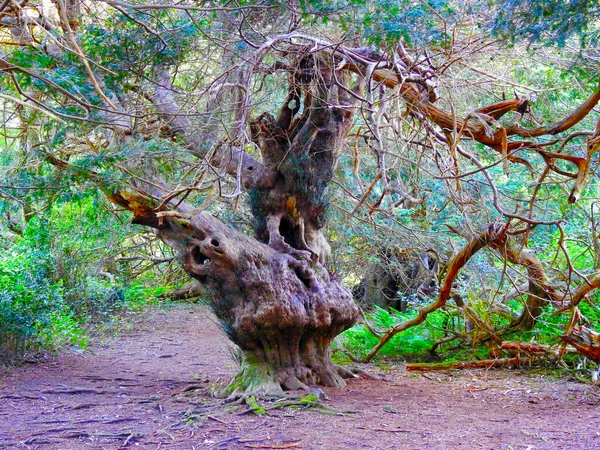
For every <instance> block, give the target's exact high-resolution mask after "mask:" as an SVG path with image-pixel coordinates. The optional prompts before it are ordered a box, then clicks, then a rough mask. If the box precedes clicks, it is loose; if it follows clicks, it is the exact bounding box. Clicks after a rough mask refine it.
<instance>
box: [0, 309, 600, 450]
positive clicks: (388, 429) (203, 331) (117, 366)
mask: <svg viewBox="0 0 600 450" xmlns="http://www.w3.org/2000/svg"><path fill="white" fill-rule="evenodd" d="M235 369H236V366H235V363H234V362H233V358H232V354H231V352H230V350H229V344H228V341H227V339H226V338H225V337H224V335H223V333H222V331H221V330H220V329H219V328H218V326H217V325H216V324H215V320H214V318H213V316H212V315H211V314H210V313H209V312H208V311H207V309H206V308H204V307H201V306H187V305H178V306H175V307H172V308H170V309H168V310H167V309H156V310H153V311H151V312H150V313H149V314H146V315H143V316H141V317H140V318H139V319H138V320H137V321H136V323H135V324H134V327H133V330H132V331H130V332H128V333H125V334H124V335H122V336H120V337H118V338H115V339H112V340H110V342H109V343H106V344H96V345H94V346H93V347H92V348H91V349H90V350H89V351H86V352H83V353H81V352H64V353H62V354H60V355H58V356H56V357H53V358H50V359H48V360H46V361H44V362H40V363H37V364H31V365H27V366H25V367H22V368H19V369H13V370H11V371H10V372H4V373H1V372H0V449H4V448H9V449H11V450H12V449H13V448H26V449H34V448H39V449H48V450H55V449H119V448H124V447H126V448H140V449H205V448H210V449H248V448H267V449H268V448H271V449H277V448H294V449H424V448H427V449H463V448H464V449H515V450H516V449H529V450H533V449H586V450H588V449H600V426H599V425H600V389H598V388H596V387H593V386H590V385H585V384H581V383H576V382H572V381H567V380H557V379H550V378H546V377H542V376H532V375H528V374H526V373H521V372H519V371H514V370H512V371H511V370H503V371H500V370H490V371H480V370H479V371H463V372H460V373H459V372H454V373H428V374H426V375H415V374H413V373H408V372H406V371H405V370H404V368H403V367H402V365H401V364H399V365H398V366H393V367H391V368H389V370H386V371H382V370H381V369H377V368H376V367H374V366H369V367H367V370H368V371H370V372H372V373H375V374H379V375H381V376H382V377H383V378H384V379H385V380H380V381H375V380H368V379H356V380H351V381H349V384H348V386H347V387H346V388H340V389H325V390H324V391H325V394H326V396H327V399H326V400H324V401H323V404H325V405H327V406H328V407H329V408H330V409H326V410H323V409H318V408H314V407H313V408H278V409H272V410H270V411H268V413H267V414H266V415H262V416H257V415H255V414H253V413H248V412H247V411H248V407H247V406H246V405H245V404H241V405H240V404H231V403H230V404H224V403H223V402H222V401H221V400H217V399H215V398H213V397H212V396H211V394H210V392H211V390H213V389H214V388H215V387H216V386H218V385H219V384H226V383H227V381H228V380H229V379H230V377H231V376H232V374H233V373H234V371H235ZM264 406H266V407H272V406H274V405H273V404H268V403H267V404H265V405H264Z"/></svg>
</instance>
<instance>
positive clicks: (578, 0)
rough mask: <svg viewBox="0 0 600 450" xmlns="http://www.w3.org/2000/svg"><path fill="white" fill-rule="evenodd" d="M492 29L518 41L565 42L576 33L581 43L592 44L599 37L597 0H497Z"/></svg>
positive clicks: (588, 45)
mask: <svg viewBox="0 0 600 450" xmlns="http://www.w3.org/2000/svg"><path fill="white" fill-rule="evenodd" d="M494 3H496V4H497V13H496V16H495V18H494V22H493V25H492V32H494V33H496V34H497V35H500V36H502V37H505V38H507V39H509V40H510V41H512V42H519V41H521V40H523V39H525V40H527V41H530V42H542V43H545V44H556V45H558V46H561V47H562V46H564V45H565V44H566V43H567V41H568V40H569V39H570V38H571V37H577V39H578V40H579V43H580V45H581V46H582V47H594V46H595V45H597V44H598V39H599V38H600V25H599V22H598V19H599V18H600V4H599V3H598V1H597V0H500V1H497V2H494Z"/></svg>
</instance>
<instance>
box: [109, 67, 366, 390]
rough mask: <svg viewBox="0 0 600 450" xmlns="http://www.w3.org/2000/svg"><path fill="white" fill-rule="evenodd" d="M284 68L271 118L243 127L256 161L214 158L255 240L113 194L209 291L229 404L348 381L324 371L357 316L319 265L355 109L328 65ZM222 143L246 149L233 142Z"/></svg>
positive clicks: (172, 115) (176, 121) (163, 105)
mask: <svg viewBox="0 0 600 450" xmlns="http://www.w3.org/2000/svg"><path fill="white" fill-rule="evenodd" d="M293 67H296V68H298V70H297V71H296V69H289V70H290V74H289V93H288V97H287V99H286V100H285V102H284V104H283V107H282V108H281V110H280V112H279V114H278V117H277V118H275V117H273V116H271V115H270V114H268V113H264V114H262V115H260V116H259V117H257V118H255V119H254V120H252V122H251V123H250V135H251V138H252V141H253V142H254V143H255V144H256V145H257V146H258V147H259V148H260V150H261V153H262V162H261V163H259V162H258V161H255V160H254V159H252V158H250V157H249V156H248V155H246V154H245V153H244V152H243V150H238V151H237V153H236V152H227V151H224V152H218V153H217V154H216V155H215V156H214V157H213V158H212V162H213V163H214V164H218V165H219V166H220V167H222V168H224V169H225V171H226V172H227V173H229V174H232V175H234V174H235V175H236V176H240V177H241V180H240V182H241V183H240V184H241V185H242V186H243V187H245V188H246V189H247V190H248V191H249V194H250V201H251V208H252V213H253V215H254V217H255V219H256V224H255V231H256V239H255V238H252V237H249V236H247V235H244V234H242V233H240V232H238V231H236V230H234V229H233V228H231V227H229V226H227V225H225V224H224V223H222V222H220V221H219V220H217V219H216V218H214V217H212V216H211V215H210V214H207V213H204V212H200V213H197V214H194V215H191V216H190V215H189V212H190V211H193V210H192V208H188V207H187V206H186V207H183V206H185V205H183V206H182V205H181V204H180V205H179V206H178V210H179V212H178V211H170V210H169V206H168V205H164V204H162V207H161V208H157V206H158V205H159V204H161V203H160V202H155V201H153V200H152V198H151V197H149V196H147V195H146V194H145V193H143V192H131V191H130V192H118V193H114V194H112V195H111V196H110V198H111V200H112V201H113V202H115V203H117V204H119V205H121V206H123V207H125V208H126V209H128V210H130V211H132V212H133V213H134V215H135V219H134V222H135V223H139V224H142V225H146V226H150V227H153V228H156V229H157V230H158V235H159V236H160V237H161V239H163V240H164V241H165V242H166V243H168V244H169V245H170V246H171V247H173V248H175V249H177V250H178V253H179V256H180V258H181V260H182V262H183V266H184V268H185V270H186V271H187V272H188V273H189V274H190V275H191V276H192V277H194V278H195V279H196V280H198V281H200V282H201V283H203V284H204V285H205V286H207V288H208V290H209V291H210V292H211V294H212V306H213V309H214V312H215V314H216V315H217V317H218V318H219V319H220V321H221V323H222V324H223V328H224V330H225V332H226V333H227V335H228V336H229V338H230V339H231V340H232V341H233V342H234V343H235V344H237V345H238V346H239V347H240V348H241V349H242V352H243V355H244V358H243V363H242V366H241V368H240V370H239V372H238V374H237V375H236V376H235V378H234V379H233V381H232V383H231V384H230V385H229V387H228V388H227V389H226V393H227V394H228V395H230V396H239V395H245V394H253V395H266V396H271V395H281V394H282V393H283V389H291V390H295V389H308V386H309V385H323V386H343V385H344V384H345V382H344V377H351V376H353V375H352V373H351V372H350V371H348V370H346V369H343V368H340V367H337V366H336V365H334V364H333V363H332V361H331V359H330V356H331V342H332V340H333V338H334V337H335V336H337V335H338V334H339V333H341V332H343V331H344V330H346V329H348V328H350V327H351V326H352V325H353V324H354V323H355V322H356V321H357V320H358V317H359V310H358V307H357V306H356V305H355V304H354V302H353V299H352V294H351V292H350V291H349V290H348V289H346V288H345V287H344V286H343V285H342V284H341V282H340V280H339V279H337V278H336V277H335V276H333V275H332V274H331V273H329V271H328V270H327V269H326V267H325V264H326V262H327V258H328V256H329V253H330V247H329V245H328V243H327V241H326V239H325V237H324V234H323V227H324V225H325V222H326V220H325V216H324V213H325V209H326V207H327V197H326V191H327V186H328V185H329V183H330V181H331V179H332V176H333V171H334V170H335V167H336V165H337V160H338V157H339V153H340V150H341V147H342V144H343V140H344V138H345V136H346V133H347V131H348V129H349V128H350V126H351V123H352V120H351V119H352V112H351V111H350V110H349V108H348V107H347V106H348V105H347V103H346V102H347V99H346V98H345V97H344V96H343V95H340V94H339V93H338V92H337V89H336V87H335V86H334V83H333V79H332V76H331V70H330V69H329V68H328V66H327V63H326V62H325V61H322V60H319V59H316V58H313V57H312V56H305V57H300V58H299V59H298V60H296V61H294V65H293ZM286 70H287V69H286ZM162 75H163V76H164V73H163V74H162ZM160 86H161V87H160V88H159V89H158V90H157V94H156V95H155V98H154V100H155V104H156V106H157V109H158V110H159V112H160V113H161V115H162V116H163V118H164V119H166V120H168V121H169V122H170V123H171V124H172V126H173V127H175V129H176V132H177V134H178V135H180V136H181V137H182V138H183V139H184V141H185V143H186V146H187V147H188V149H189V150H190V151H191V153H193V154H196V155H197V156H202V148H201V147H200V145H199V144H198V142H199V140H198V139H197V138H196V137H195V136H194V134H193V132H192V131H191V130H190V126H191V124H190V123H189V121H188V120H187V119H185V118H179V117H178V116H177V111H178V110H179V108H178V106H177V104H176V103H175V102H174V100H173V95H172V92H170V90H169V82H168V81H165V82H162V83H160ZM301 101H303V103H304V110H303V113H302V114H298V112H299V110H300V109H301ZM221 147H222V148H224V149H226V148H229V149H234V148H237V149H243V148H244V147H243V145H240V143H239V142H237V141H236V142H229V143H228V142H225V143H223V145H222V146H221ZM239 167H241V171H239V170H238V169H239ZM186 212H187V214H186ZM192 214H193V213H192Z"/></svg>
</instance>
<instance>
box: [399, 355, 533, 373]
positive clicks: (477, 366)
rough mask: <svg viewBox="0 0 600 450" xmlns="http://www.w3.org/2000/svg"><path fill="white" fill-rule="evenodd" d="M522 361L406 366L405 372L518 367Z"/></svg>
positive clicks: (493, 360) (508, 360)
mask: <svg viewBox="0 0 600 450" xmlns="http://www.w3.org/2000/svg"><path fill="white" fill-rule="evenodd" d="M522 361H524V360H523V359H521V358H519V357H514V358H508V359H484V360H482V361H464V362H450V363H434V364H429V363H419V364H407V365H406V370H408V371H419V372H432V371H434V370H463V369H489V368H492V367H509V366H518V365H519V364H520V363H521V362H522Z"/></svg>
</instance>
